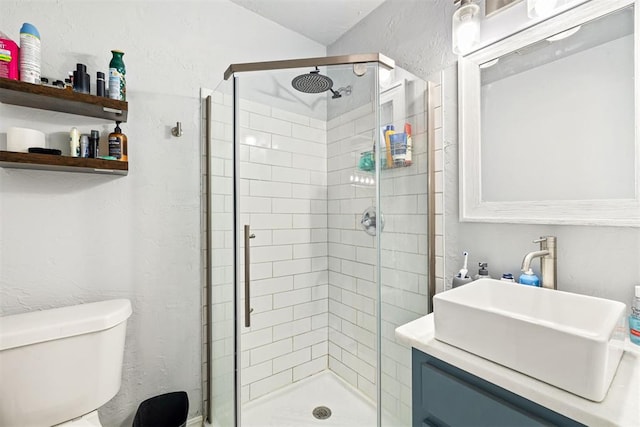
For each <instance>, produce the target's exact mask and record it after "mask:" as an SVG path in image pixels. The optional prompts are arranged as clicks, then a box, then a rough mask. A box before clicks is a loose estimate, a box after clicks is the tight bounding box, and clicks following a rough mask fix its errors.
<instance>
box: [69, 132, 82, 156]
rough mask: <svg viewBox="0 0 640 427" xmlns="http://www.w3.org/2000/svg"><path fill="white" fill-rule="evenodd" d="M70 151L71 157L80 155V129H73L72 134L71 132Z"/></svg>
mask: <svg viewBox="0 0 640 427" xmlns="http://www.w3.org/2000/svg"><path fill="white" fill-rule="evenodd" d="M69 151H70V154H71V157H78V156H79V155H80V132H78V128H71V132H69Z"/></svg>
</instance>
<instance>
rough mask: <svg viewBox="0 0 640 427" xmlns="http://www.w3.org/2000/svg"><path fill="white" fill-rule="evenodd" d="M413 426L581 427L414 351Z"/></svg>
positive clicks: (519, 397) (555, 413)
mask: <svg viewBox="0 0 640 427" xmlns="http://www.w3.org/2000/svg"><path fill="white" fill-rule="evenodd" d="M412 363H413V366H412V368H413V427H427V426H429V427H436V426H438V427H440V426H442V427H444V426H450V427H463V426H473V427H482V426H487V427H500V426H504V427H515V426H517V427H529V426H572V427H573V426H582V425H583V424H580V423H578V422H576V421H574V420H571V419H569V418H566V417H564V416H563V415H560V414H558V413H557V412H554V411H551V410H549V409H547V408H545V407H543V406H540V405H538V404H537V403H534V402H531V401H530V400H527V399H525V398H523V397H521V396H518V395H517V394H514V393H511V392H510V391H507V390H505V389H503V388H501V387H498V386H496V385H495V384H492V383H490V382H488V381H485V380H483V379H481V378H478V377H476V376H474V375H472V374H470V373H468V372H465V371H463V370H461V369H459V368H456V367H455V366H452V365H450V364H448V363H446V362H443V361H442V360H440V359H437V358H435V357H432V356H429V355H427V354H425V353H423V352H421V351H419V350H416V349H415V348H414V349H413V362H412Z"/></svg>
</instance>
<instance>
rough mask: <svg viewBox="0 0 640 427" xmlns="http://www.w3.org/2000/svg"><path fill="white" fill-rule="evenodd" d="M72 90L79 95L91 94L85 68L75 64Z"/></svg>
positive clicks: (82, 65)
mask: <svg viewBox="0 0 640 427" xmlns="http://www.w3.org/2000/svg"><path fill="white" fill-rule="evenodd" d="M73 90H74V91H76V92H80V93H91V82H90V80H89V73H87V66H86V65H84V64H76V71H74V72H73Z"/></svg>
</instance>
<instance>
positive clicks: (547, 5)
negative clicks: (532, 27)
mask: <svg viewBox="0 0 640 427" xmlns="http://www.w3.org/2000/svg"><path fill="white" fill-rule="evenodd" d="M556 6H558V0H527V15H529V18H544V17H547V16H549V15H551V14H552V13H553V11H554V10H555V9H556Z"/></svg>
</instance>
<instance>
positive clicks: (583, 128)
mask: <svg viewBox="0 0 640 427" xmlns="http://www.w3.org/2000/svg"><path fill="white" fill-rule="evenodd" d="M636 9H637V6H636V7H634V1H633V0H612V1H607V2H588V3H586V4H584V5H582V6H579V7H577V8H575V9H572V10H570V11H567V12H565V13H563V14H561V15H558V16H556V17H554V18H552V19H549V20H547V21H544V22H542V23H540V24H538V25H535V26H534V27H531V28H529V29H527V30H525V31H522V32H520V33H517V34H515V35H513V36H511V37H509V38H507V39H505V40H503V41H501V42H498V43H496V44H493V45H491V46H489V47H487V48H484V49H482V50H480V51H478V52H476V53H473V54H471V55H469V56H467V57H465V58H462V59H461V60H460V62H459V106H460V107H459V108H460V111H459V113H460V114H459V125H460V186H461V188H460V202H461V203H460V219H461V220H462V221H479V222H512V223H532V224H536V223H538V224H583V225H614V226H640V193H639V189H638V187H639V185H640V179H639V176H640V172H639V170H640V149H639V146H638V142H637V137H636V124H635V117H636V98H637V93H638V91H637V82H636V79H634V75H635V74H636V73H637V71H636V69H635V64H634V61H635V59H636V58H637V55H636V54H635V53H636V51H637V49H638V48H637V45H638V43H637V37H638V36H637V35H636V34H635V32H634V23H635V22H636V19H637V18H636V15H637V14H638V12H637V11H636Z"/></svg>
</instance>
